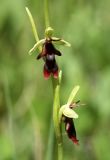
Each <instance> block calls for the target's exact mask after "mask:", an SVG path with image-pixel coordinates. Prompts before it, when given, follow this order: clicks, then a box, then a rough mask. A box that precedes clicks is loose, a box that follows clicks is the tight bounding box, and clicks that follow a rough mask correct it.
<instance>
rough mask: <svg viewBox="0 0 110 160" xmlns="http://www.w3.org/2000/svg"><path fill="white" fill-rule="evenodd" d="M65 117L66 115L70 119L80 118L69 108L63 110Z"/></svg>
mask: <svg viewBox="0 0 110 160" xmlns="http://www.w3.org/2000/svg"><path fill="white" fill-rule="evenodd" d="M63 115H65V116H66V117H68V118H75V119H76V118H78V114H77V113H76V112H75V111H73V110H72V109H71V108H69V107H68V106H67V107H65V108H64V109H63Z"/></svg>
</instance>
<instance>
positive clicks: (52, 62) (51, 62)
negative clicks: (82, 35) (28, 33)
mask: <svg viewBox="0 0 110 160" xmlns="http://www.w3.org/2000/svg"><path fill="white" fill-rule="evenodd" d="M52 34H53V29H52V28H51V27H48V28H47V29H46V30H45V39H42V40H39V41H38V42H37V43H36V44H35V45H34V47H33V48H32V49H31V50H30V51H29V53H31V52H32V51H34V50H35V49H36V48H38V47H39V46H41V47H42V50H41V53H40V54H39V55H38V56H37V60H38V59H40V58H43V60H44V71H43V72H44V77H45V78H46V79H48V78H49V77H50V75H51V74H52V75H53V77H54V78H58V70H59V68H58V65H57V63H56V59H55V56H56V55H57V56H61V55H62V54H61V52H60V51H59V50H57V49H56V48H55V46H54V43H56V44H61V45H66V46H68V47H69V46H70V44H69V43H68V42H66V41H64V40H63V39H61V38H57V37H52Z"/></svg>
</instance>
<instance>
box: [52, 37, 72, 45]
mask: <svg viewBox="0 0 110 160" xmlns="http://www.w3.org/2000/svg"><path fill="white" fill-rule="evenodd" d="M52 40H53V43H56V44H59V45H64V46H67V47H71V44H70V43H69V42H67V41H65V40H64V39H61V38H57V37H52Z"/></svg>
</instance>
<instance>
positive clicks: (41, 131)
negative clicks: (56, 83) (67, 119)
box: [0, 0, 110, 160]
mask: <svg viewBox="0 0 110 160" xmlns="http://www.w3.org/2000/svg"><path fill="white" fill-rule="evenodd" d="M25 6H28V7H29V9H30V11H31V12H32V15H33V17H34V19H35V22H36V24H37V28H38V31H39V36H40V38H43V36H44V29H45V22H44V11H43V8H44V7H43V0H0V160H45V159H46V156H47V154H48V153H47V149H49V150H50V152H51V153H52V158H51V159H52V160H57V158H56V145H55V141H54V140H53V143H50V145H48V140H49V138H50V137H51V136H52V135H50V133H49V131H50V123H51V119H52V103H53V92H52V86H51V79H49V80H44V77H43V73H42V69H43V61H42V60H40V61H36V55H37V54H38V51H35V52H34V53H33V55H32V56H29V55H28V51H29V49H30V48H32V46H33V45H34V43H35V39H34V36H33V33H32V30H31V25H30V23H29V19H28V16H27V14H26V11H25ZM49 9H50V21H51V26H52V27H53V28H54V29H55V36H58V37H63V38H64V39H65V40H67V41H69V42H70V43H71V45H72V47H71V48H66V47H59V46H57V48H59V50H60V51H61V52H62V53H63V56H62V57H58V58H57V61H58V64H59V67H60V68H61V69H62V71H63V80H62V86H61V104H62V105H63V104H65V103H66V101H67V99H68V96H69V94H70V92H71V90H72V88H73V87H74V86H75V85H77V84H79V85H80V87H81V88H80V91H79V92H78V94H77V97H76V100H79V99H80V100H81V103H85V104H86V106H84V107H79V108H78V109H77V111H76V112H77V113H78V114H79V119H78V120H75V126H76V130H77V137H78V139H79V141H80V145H79V146H75V145H74V144H73V143H72V142H71V141H70V140H69V139H68V137H67V136H66V134H65V130H63V139H64V160H109V159H110V151H109V150H110V124H109V122H110V1H109V0H104V1H103V0H60V1H59V0H51V1H49ZM52 144H53V146H52ZM52 148H53V152H52ZM46 160H49V158H47V159H46Z"/></svg>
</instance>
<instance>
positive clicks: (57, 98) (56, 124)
mask: <svg viewBox="0 0 110 160" xmlns="http://www.w3.org/2000/svg"><path fill="white" fill-rule="evenodd" d="M59 79H60V78H59ZM52 83H53V91H54V102H53V121H54V128H55V134H56V139H57V145H58V160H62V159H63V148H62V133H61V125H60V123H59V116H58V115H59V109H60V95H59V92H60V80H55V79H52Z"/></svg>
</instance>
